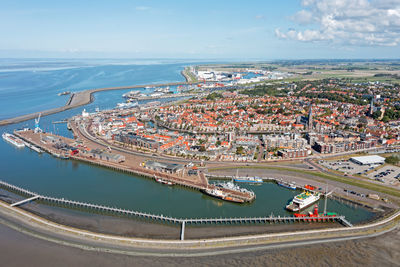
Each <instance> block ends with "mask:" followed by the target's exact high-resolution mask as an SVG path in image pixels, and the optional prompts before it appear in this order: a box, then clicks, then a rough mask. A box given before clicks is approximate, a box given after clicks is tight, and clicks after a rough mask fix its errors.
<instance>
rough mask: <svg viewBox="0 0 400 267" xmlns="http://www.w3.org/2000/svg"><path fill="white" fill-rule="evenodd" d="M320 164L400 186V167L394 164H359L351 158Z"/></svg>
mask: <svg viewBox="0 0 400 267" xmlns="http://www.w3.org/2000/svg"><path fill="white" fill-rule="evenodd" d="M319 164H321V165H322V166H324V167H326V168H328V169H332V170H336V171H340V172H342V173H344V175H355V174H357V175H361V176H364V177H368V178H369V179H371V180H375V181H379V182H382V183H385V184H388V185H395V186H399V187H400V167H397V166H393V165H385V166H383V167H382V168H379V167H380V166H381V165H380V164H377V165H359V164H357V163H354V162H352V161H349V160H328V161H325V160H323V161H322V160H321V161H319Z"/></svg>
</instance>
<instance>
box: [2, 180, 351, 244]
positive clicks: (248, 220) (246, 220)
mask: <svg viewBox="0 0 400 267" xmlns="http://www.w3.org/2000/svg"><path fill="white" fill-rule="evenodd" d="M0 187H2V188H6V189H8V190H12V191H16V192H18V193H20V194H24V195H28V198H26V199H24V200H21V201H19V202H16V203H12V204H11V206H12V207H15V206H20V205H23V204H25V203H27V202H31V201H36V200H40V201H43V202H47V203H54V204H57V205H65V206H68V207H76V208H86V209H89V210H100V211H103V212H111V213H117V214H121V215H124V216H135V217H138V218H145V219H149V220H153V221H160V222H164V223H172V224H182V225H185V224H252V223H269V224H270V223H295V222H339V223H341V224H343V225H344V226H347V227H352V226H353V225H352V224H351V223H350V222H349V221H347V220H346V218H345V216H319V217H318V218H317V219H316V217H313V216H304V217H301V216H290V217H289V216H284V217H281V216H272V215H271V216H266V217H239V218H235V217H232V218H180V219H178V218H174V217H170V216H166V215H163V214H161V215H155V214H151V213H146V212H139V211H133V210H127V209H120V208H113V207H107V206H103V205H96V204H91V203H85V202H79V201H72V200H68V199H64V198H54V197H49V196H43V195H39V194H36V193H34V192H32V191H29V190H26V189H24V188H21V187H18V186H15V185H12V184H9V183H7V182H4V181H1V180H0ZM181 239H182V238H181ZM182 240H183V239H182Z"/></svg>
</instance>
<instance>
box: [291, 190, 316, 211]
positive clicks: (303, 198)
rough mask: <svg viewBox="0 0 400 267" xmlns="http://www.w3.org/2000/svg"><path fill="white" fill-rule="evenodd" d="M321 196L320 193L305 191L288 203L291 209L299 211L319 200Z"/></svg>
mask: <svg viewBox="0 0 400 267" xmlns="http://www.w3.org/2000/svg"><path fill="white" fill-rule="evenodd" d="M320 197H321V194H320V193H310V192H303V193H301V194H299V195H297V196H295V197H294V198H293V200H292V201H291V202H290V203H289V204H288V205H286V209H287V210H289V211H299V210H302V209H304V208H307V207H309V206H310V205H312V204H314V203H315V202H317V201H318V200H319V199H320Z"/></svg>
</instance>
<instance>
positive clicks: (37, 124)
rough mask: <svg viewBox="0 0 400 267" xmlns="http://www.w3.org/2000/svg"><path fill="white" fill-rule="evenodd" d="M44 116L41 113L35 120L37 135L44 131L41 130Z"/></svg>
mask: <svg viewBox="0 0 400 267" xmlns="http://www.w3.org/2000/svg"><path fill="white" fill-rule="evenodd" d="M41 115H42V113H39V116H38V117H37V119H35V133H41V132H42V129H40V127H39V122H40V116H41Z"/></svg>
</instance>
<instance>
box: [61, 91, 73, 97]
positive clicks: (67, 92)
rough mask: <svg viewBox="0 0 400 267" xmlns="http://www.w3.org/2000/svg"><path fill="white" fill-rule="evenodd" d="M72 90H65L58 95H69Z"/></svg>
mask: <svg viewBox="0 0 400 267" xmlns="http://www.w3.org/2000/svg"><path fill="white" fill-rule="evenodd" d="M70 93H71V92H70V91H64V92H62V93H58V95H59V96H62V95H69V94H70Z"/></svg>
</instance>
